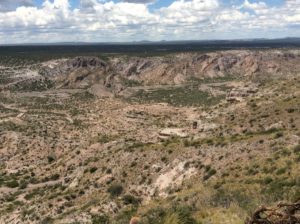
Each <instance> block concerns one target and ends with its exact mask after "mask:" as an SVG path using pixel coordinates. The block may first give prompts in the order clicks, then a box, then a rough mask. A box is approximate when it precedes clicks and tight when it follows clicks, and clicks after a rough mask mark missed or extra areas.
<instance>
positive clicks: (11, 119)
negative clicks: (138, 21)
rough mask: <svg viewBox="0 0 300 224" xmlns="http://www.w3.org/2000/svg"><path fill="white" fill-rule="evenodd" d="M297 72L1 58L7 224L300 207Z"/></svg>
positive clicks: (232, 59) (294, 63) (237, 215)
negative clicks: (292, 204) (282, 203)
mask: <svg viewBox="0 0 300 224" xmlns="http://www.w3.org/2000/svg"><path fill="white" fill-rule="evenodd" d="M299 62H300V50H298V49H294V50H285V49H278V50H235V51H222V52H220V51H217V52H208V53H180V54H167V55H164V56H154V57H146V56H143V57H141V56H139V57H137V56H126V55H105V56H103V55H100V56H99V57H92V56H77V57H74V58H55V59H53V60H40V61H34V62H33V61H31V60H30V58H28V59H22V60H21V61H20V60H19V59H18V60H17V59H15V58H13V57H8V58H4V59H3V58H2V59H1V60H0V90H1V92H0V223H116V224H123V223H124V224H128V223H130V221H131V224H133V223H141V224H154V223H155V224H177V223H178V224H193V223H202V224H225V223H228V224H242V223H245V222H246V220H247V218H249V217H250V216H251V214H252V213H253V212H254V211H255V209H257V207H258V206H260V205H262V204H267V205H273V204H274V205H275V204H276V203H277V202H279V201H289V202H293V201H295V200H297V199H298V198H299V197H300V63H299ZM296 215H299V214H296ZM298 217H299V216H298Z"/></svg>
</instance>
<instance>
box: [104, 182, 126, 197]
mask: <svg viewBox="0 0 300 224" xmlns="http://www.w3.org/2000/svg"><path fill="white" fill-rule="evenodd" d="M107 192H108V193H109V194H110V196H111V197H117V196H120V195H121V194H122V192H123V186H122V185H120V184H113V185H111V186H110V187H109V188H108V189H107Z"/></svg>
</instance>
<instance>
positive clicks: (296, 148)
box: [293, 144, 300, 153]
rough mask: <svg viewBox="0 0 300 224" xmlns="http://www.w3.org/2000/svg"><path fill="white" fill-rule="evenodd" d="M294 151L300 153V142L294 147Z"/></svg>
mask: <svg viewBox="0 0 300 224" xmlns="http://www.w3.org/2000/svg"><path fill="white" fill-rule="evenodd" d="M293 152H294V153H300V144H299V145H297V146H295V147H294V149H293Z"/></svg>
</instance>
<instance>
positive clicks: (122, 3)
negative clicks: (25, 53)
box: [0, 0, 300, 44]
mask: <svg viewBox="0 0 300 224" xmlns="http://www.w3.org/2000/svg"><path fill="white" fill-rule="evenodd" d="M281 37H300V0H113V1H111V0H0V44H6V43H24V42H26V43H29V42H60V41H91V42H107V41H138V40H152V41H156V40H182V39H184V40H190V39H192V40H197V39H200V40H203V39H250V38H281Z"/></svg>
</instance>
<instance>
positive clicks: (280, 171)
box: [276, 167, 286, 175]
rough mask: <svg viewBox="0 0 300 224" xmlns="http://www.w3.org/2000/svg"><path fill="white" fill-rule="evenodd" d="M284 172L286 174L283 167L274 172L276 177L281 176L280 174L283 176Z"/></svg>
mask: <svg viewBox="0 0 300 224" xmlns="http://www.w3.org/2000/svg"><path fill="white" fill-rule="evenodd" d="M285 172H286V168H285V167H283V168H280V169H278V170H277V171H276V174H277V175H281V174H284V173H285Z"/></svg>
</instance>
